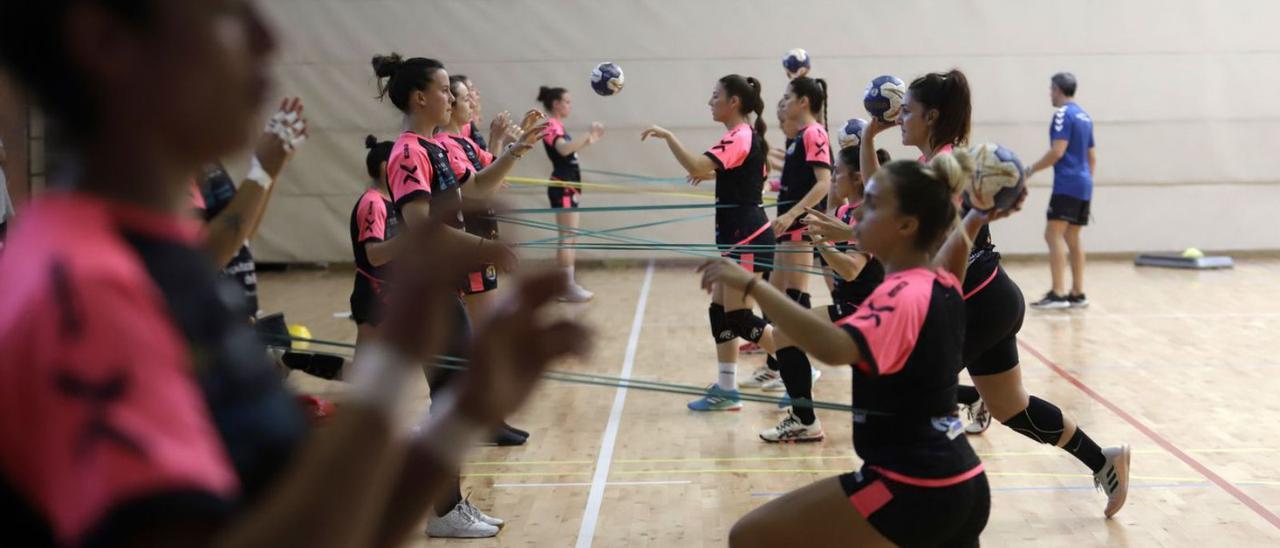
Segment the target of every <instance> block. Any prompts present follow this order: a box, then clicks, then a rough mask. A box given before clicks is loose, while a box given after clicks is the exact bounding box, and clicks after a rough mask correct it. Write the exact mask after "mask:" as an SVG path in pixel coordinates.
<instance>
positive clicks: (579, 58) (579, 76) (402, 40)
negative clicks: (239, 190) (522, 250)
mask: <svg viewBox="0 0 1280 548" xmlns="http://www.w3.org/2000/svg"><path fill="white" fill-rule="evenodd" d="M260 5H261V6H262V7H263V9H264V10H265V11H266V12H267V14H268V15H269V17H270V18H271V19H272V20H273V21H274V22H275V23H276V26H277V29H278V31H279V34H280V37H281V44H282V51H281V55H280V56H279V59H278V64H277V66H276V69H275V75H276V76H277V78H278V88H277V90H278V92H279V93H280V94H296V95H301V96H302V97H303V98H304V99H305V101H306V111H307V114H308V115H309V116H310V118H311V124H312V125H311V140H310V142H308V143H307V145H306V147H305V149H304V150H303V151H302V152H301V153H300V154H299V156H298V158H297V160H296V162H295V163H294V164H293V165H292V166H291V167H290V168H289V170H288V172H287V175H286V176H285V180H284V181H283V183H282V184H281V187H280V188H279V190H278V191H277V192H276V196H275V198H274V199H273V202H272V204H271V210H270V213H269V215H268V216H267V218H266V220H265V222H264V223H263V226H262V230H261V234H260V236H259V238H258V239H257V241H256V242H255V245H256V248H255V254H256V255H257V256H258V257H259V259H260V260H266V261H349V260H350V258H351V251H350V244H349V242H348V234H347V223H348V217H349V215H350V211H351V207H352V204H353V203H354V201H355V199H356V198H357V197H358V196H359V194H360V192H361V191H362V188H363V186H364V184H365V176H364V175H363V171H364V168H363V165H364V163H363V157H364V153H365V150H364V148H363V146H362V143H363V139H364V136H365V135H366V134H367V133H374V134H376V135H378V136H380V137H383V138H387V139H390V138H393V137H394V135H395V134H396V133H397V131H398V127H399V113H398V112H396V111H395V109H394V108H393V107H392V106H391V105H390V104H389V103H386V104H383V103H379V102H378V101H376V100H374V95H375V87H374V79H373V75H372V70H371V69H370V67H369V58H370V57H371V56H372V55H373V54H374V53H383V52H388V51H392V50H394V51H399V52H402V53H404V54H407V55H422V56H430V57H436V58H438V59H440V60H442V61H443V62H444V63H445V64H446V66H447V67H448V68H449V69H450V71H451V72H461V73H465V74H467V75H469V76H470V77H471V78H472V80H473V81H475V82H476V84H477V85H478V86H479V87H480V90H481V94H482V97H483V103H484V111H485V114H486V116H488V115H493V114H496V113H497V112H499V111H501V110H510V111H512V112H513V113H517V114H518V113H519V112H523V111H524V110H525V109H528V108H531V107H533V106H534V101H533V99H534V96H535V95H536V93H537V89H538V86H539V85H540V84H552V85H561V86H564V87H567V88H569V90H570V91H571V92H572V93H573V98H574V104H575V113H574V116H573V117H572V118H571V119H570V120H569V121H568V122H567V124H566V125H567V126H568V128H569V131H570V132H571V133H574V134H583V133H584V128H585V127H586V126H587V125H588V124H589V123H590V122H591V121H592V120H599V121H601V122H604V123H605V125H606V126H607V132H606V134H605V138H604V140H603V141H602V142H601V143H599V144H597V145H596V146H595V147H593V148H591V149H588V150H587V151H585V152H584V153H583V154H582V155H581V156H582V165H583V167H584V168H586V169H589V170H603V171H611V172H622V173H630V174H640V175H645V176H649V177H656V178H667V177H675V176H679V175H680V170H679V169H678V167H677V165H676V163H675V162H674V160H672V158H671V156H670V154H669V153H668V152H667V150H666V147H665V146H664V145H663V144H661V143H653V142H648V143H640V142H639V138H638V135H639V133H640V131H641V129H643V128H644V127H647V126H648V125H650V124H660V125H663V126H665V127H667V128H668V129H672V130H673V131H674V132H675V133H676V134H677V135H678V136H679V138H680V139H681V140H682V141H683V142H684V143H685V144H686V145H687V146H689V147H690V148H696V149H699V150H702V149H705V148H706V147H707V146H709V145H710V144H713V142H714V141H715V139H716V138H717V137H718V136H719V135H720V133H721V132H722V131H723V129H722V128H720V127H717V126H715V125H714V123H713V122H712V121H711V120H710V117H709V111H708V109H707V107H706V101H707V98H708V95H709V93H710V91H711V89H712V86H713V84H714V82H715V80H716V79H717V78H719V77H720V76H722V75H724V74H727V73H731V72H737V73H742V74H748V75H754V76H757V77H759V78H761V79H762V80H763V82H764V85H765V99H766V103H767V104H768V105H769V107H770V108H769V110H768V111H767V113H766V115H767V119H768V121H769V123H770V134H769V139H770V140H771V142H773V143H780V142H781V140H782V135H781V133H780V132H779V131H778V130H777V129H776V127H775V126H776V124H775V123H774V120H775V114H774V112H773V110H772V107H773V105H774V104H775V103H776V101H777V99H778V98H779V97H781V94H782V93H783V91H784V90H783V87H784V85H785V77H784V75H783V71H782V68H781V63H780V58H781V56H782V55H783V53H785V52H786V51H787V50H788V49H790V48H796V47H802V48H806V49H807V50H808V51H809V53H810V55H811V56H812V58H813V63H814V71H813V75H815V76H821V77H825V78H826V79H828V81H829V82H830V87H831V90H832V97H833V98H832V106H831V109H830V112H831V116H830V120H831V124H832V128H833V129H834V128H835V127H837V123H838V121H841V120H844V119H846V118H849V117H853V116H857V117H865V116H866V114H865V112H864V111H863V109H862V107H861V96H862V92H863V89H864V87H865V85H866V83H867V82H868V81H869V80H870V79H871V78H873V77H875V76H877V75H880V74H885V73H890V74H894V75H897V76H899V77H901V78H903V79H905V80H908V81H909V80H910V79H911V78H913V77H915V76H918V75H920V74H922V73H924V72H926V71H931V70H945V69H949V68H951V67H959V68H961V69H962V70H964V71H965V72H966V73H967V74H968V75H969V78H970V80H971V85H972V86H973V92H974V128H973V137H972V139H973V141H975V142H984V141H996V142H1000V143H1002V144H1005V145H1007V146H1010V147H1011V148H1013V149H1014V150H1015V151H1017V152H1018V154H1019V155H1020V156H1021V157H1022V159H1023V161H1024V162H1028V163H1029V162H1032V161H1034V160H1035V159H1036V158H1038V157H1039V156H1040V155H1041V154H1043V152H1044V151H1045V150H1046V148H1047V147H1048V141H1047V138H1048V137H1047V128H1048V124H1049V120H1050V118H1051V116H1052V113H1053V108H1052V107H1051V105H1050V104H1049V98H1048V88H1049V76H1050V75H1052V74H1053V73H1054V72H1056V71H1060V70H1070V71H1073V72H1075V74H1076V75H1077V76H1078V77H1079V80H1080V91H1079V93H1078V94H1077V99H1078V102H1079V103H1080V104H1081V105H1082V106H1083V107H1084V108H1085V109H1086V110H1088V111H1089V112H1090V113H1091V114H1092V115H1093V118H1094V120H1095V124H1096V130H1095V131H1096V138H1097V143H1098V158H1099V160H1098V161H1099V166H1098V174H1097V186H1098V188H1097V191H1096V192H1095V195H1094V206H1093V212H1094V213H1093V214H1094V219H1093V223H1094V224H1093V225H1092V226H1091V227H1090V229H1089V230H1087V231H1086V233H1085V237H1086V245H1087V247H1088V248H1089V249H1090V250H1091V251H1110V252H1129V251H1142V250H1173V249H1182V248H1184V247H1188V246H1196V247H1201V248H1205V249H1230V250H1244V249H1277V248H1280V221H1278V220H1277V219H1280V215H1278V214H1277V213H1276V206H1277V205H1280V184H1278V183H1280V153H1278V152H1277V150H1278V146H1277V145H1280V101H1277V100H1276V90H1277V89H1280V32H1276V31H1275V29H1274V21H1276V20H1277V18H1280V3H1276V2H1274V1H1269V0H1251V1H1237V2H1230V3H1223V2H1212V1H1208V0H1182V1H1177V2H1168V1H1157V0H1127V1H1124V2H1116V1H1114V0H1078V1H1073V2H1067V3H1046V2H1025V1H1020V0H984V1H976V0H974V1H962V2H955V1H953V2H935V1H930V0H899V1H896V2H852V1H848V0H810V1H807V2H786V1H778V0H773V1H764V0H698V1H686V2H676V1H656V0H650V1H636V0H540V1H499V0H265V1H263V2H261V3H260ZM604 60H612V61H615V62H618V63H619V64H620V65H621V66H622V67H623V69H624V70H625V71H626V89H625V91H624V92H623V93H622V94H621V95H619V96H615V97H609V98H602V97H598V96H596V95H594V94H592V93H591V91H590V89H589V87H588V74H589V72H590V70H591V68H592V67H593V66H594V65H595V64H596V63H597V62H600V61H604ZM486 131H487V130H486ZM897 140H898V133H897V131H890V132H888V133H885V134H883V136H882V137H881V141H882V142H881V143H880V144H881V145H885V144H893V145H894V146H888V147H886V148H888V149H889V150H890V152H891V153H893V154H894V156H895V157H899V158H903V157H913V156H915V154H914V153H911V152H908V151H907V150H905V149H904V148H902V147H901V146H897ZM549 170H550V168H549V164H548V163H547V161H546V158H545V154H543V152H542V150H541V147H539V148H536V149H535V150H533V151H532V152H531V154H530V155H529V156H528V157H527V158H526V159H525V160H524V161H523V163H522V165H521V166H519V168H517V174H519V175H523V176H529V177H545V176H546V175H547V174H548V173H549ZM584 180H587V181H602V182H607V183H619V182H620V181H621V179H620V178H619V177H617V176H611V175H601V174H596V173H591V172H588V173H586V174H585V175H584ZM1051 181H1052V176H1051V175H1050V174H1049V173H1041V174H1040V175H1037V177H1036V178H1035V179H1034V180H1033V188H1032V194H1031V198H1030V199H1029V201H1028V204H1027V210H1026V211H1025V212H1024V213H1023V214H1021V215H1019V216H1016V217H1015V218H1013V219H1011V220H1007V221H1002V222H1001V223H1000V224H999V225H998V226H997V227H996V228H995V235H996V238H997V240H996V241H997V243H998V244H999V246H1000V248H1001V249H1002V250H1004V251H1006V252H1012V253H1043V252H1044V248H1045V246H1044V243H1043V241H1042V237H1041V233H1042V231H1043V228H1044V214H1043V211H1044V207H1045V205H1046V204H1047V202H1048V193H1049V191H1048V185H1049V184H1050V182H1051ZM632 185H633V186H634V187H635V188H636V189H641V190H660V189H664V190H667V191H674V192H689V191H694V192H709V191H710V190H711V189H710V188H709V186H704V187H701V188H698V189H689V188H688V187H687V186H683V185H675V184H660V183H655V182H652V181H640V182H633V183H632ZM507 195H508V196H509V198H510V200H509V201H510V202H511V203H512V204H513V205H515V206H517V207H546V198H545V192H544V189H543V188H541V187H533V188H529V187H516V188H513V189H512V191H511V192H509V193H508V194H507ZM694 201H697V199H696V198H693V197H659V196H651V195H629V194H620V193H612V192H610V193H606V192H603V191H600V190H596V189H591V188H588V189H587V191H586V194H585V198H584V205H587V206H598V205H613V204H648V203H690V202H694ZM703 211H704V212H709V211H710V210H703ZM696 213H699V211H687V210H685V211H643V212H635V213H609V214H598V213H596V214H592V213H587V214H584V216H583V224H584V227H586V228H595V229H603V228H608V227H612V226H618V225H622V224H633V223H642V222H646V221H653V220H658V219H665V218H675V217H689V216H691V215H693V214H696ZM539 219H540V220H544V221H551V217H550V216H549V215H548V216H540V217H539ZM504 230H506V234H507V235H509V236H512V237H513V238H515V239H520V240H527V239H532V238H537V237H545V236H548V235H549V234H547V233H539V232H534V231H518V230H515V229H513V228H510V227H507V228H504ZM711 230H712V228H711V222H710V221H709V220H707V219H705V218H703V219H697V220H693V221H688V222H684V223H678V224H670V225H663V226H660V227H656V228H653V229H646V230H645V231H643V232H637V233H635V235H637V236H640V237H645V238H651V239H655V240H661V241H665V242H700V243H705V242H709V241H711ZM591 253H597V254H598V253H601V252H586V254H587V255H588V256H592V255H591ZM646 255H652V253H648V252H646ZM595 256H597V257H598V256H600V255H595ZM610 256H615V255H610Z"/></svg>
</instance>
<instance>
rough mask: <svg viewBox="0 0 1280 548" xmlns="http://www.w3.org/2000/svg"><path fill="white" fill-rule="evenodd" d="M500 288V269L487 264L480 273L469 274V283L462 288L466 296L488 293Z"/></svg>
mask: <svg viewBox="0 0 1280 548" xmlns="http://www.w3.org/2000/svg"><path fill="white" fill-rule="evenodd" d="M497 288H498V269H497V267H495V266H493V265H491V264H487V265H484V268H482V269H480V270H479V271H476V272H472V273H470V274H467V281H466V283H464V284H463V286H462V293H463V294H464V295H476V294H479V293H487V292H490V291H493V290H495V289H497Z"/></svg>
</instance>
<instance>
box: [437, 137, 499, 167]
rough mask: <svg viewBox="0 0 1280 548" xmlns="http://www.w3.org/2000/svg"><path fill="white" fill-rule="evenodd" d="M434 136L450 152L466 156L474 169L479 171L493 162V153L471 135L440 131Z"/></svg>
mask: <svg viewBox="0 0 1280 548" xmlns="http://www.w3.org/2000/svg"><path fill="white" fill-rule="evenodd" d="M464 127H465V126H464ZM436 137H437V140H438V141H440V142H443V143H444V144H445V146H447V147H448V148H449V151H450V152H451V153H454V154H460V155H462V157H464V158H466V159H467V162H469V163H470V164H471V167H472V169H473V170H474V171H480V170H482V169H484V168H486V167H489V164H492V163H493V160H494V157H493V154H490V153H489V151H487V150H485V149H484V147H482V146H480V144H479V143H477V142H476V141H475V139H472V138H471V137H467V136H465V135H454V134H452V133H441V134H439V135H437V136H436Z"/></svg>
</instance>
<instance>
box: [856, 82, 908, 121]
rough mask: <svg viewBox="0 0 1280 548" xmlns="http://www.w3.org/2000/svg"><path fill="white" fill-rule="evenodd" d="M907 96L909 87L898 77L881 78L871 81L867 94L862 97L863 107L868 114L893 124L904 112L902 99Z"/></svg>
mask: <svg viewBox="0 0 1280 548" xmlns="http://www.w3.org/2000/svg"><path fill="white" fill-rule="evenodd" d="M906 94H907V85H906V84H904V83H903V82H902V80H900V79H899V78H897V77H896V76H880V77H878V78H876V79H875V80H872V81H871V84H870V85H868V86H867V92H866V93H864V94H863V95H862V105H863V106H865V107H867V113H869V114H871V115H872V116H875V117H876V119H878V120H880V121H881V122H885V123H892V122H893V121H895V120H897V119H898V114H900V113H901V112H902V98H903V97H904V96H905V95H906Z"/></svg>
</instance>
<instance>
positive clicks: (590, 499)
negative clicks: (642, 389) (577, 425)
mask: <svg viewBox="0 0 1280 548" xmlns="http://www.w3.org/2000/svg"><path fill="white" fill-rule="evenodd" d="M651 285H653V259H649V266H647V267H645V269H644V283H643V284H641V285H640V300H639V302H637V303H636V315H635V317H634V318H632V319H631V337H630V338H629V339H627V352H626V355H625V357H624V358H623V359H622V373H621V374H620V375H619V377H621V378H622V379H624V380H631V369H632V367H633V366H634V365H635V361H636V348H637V347H639V346H640V328H641V327H643V326H644V309H645V306H646V305H648V304H649V287H650V286H651ZM626 402H627V389H626V387H624V386H619V387H618V391H617V392H616V393H614V395H613V409H612V410H611V411H609V424H608V425H606V426H605V427H604V437H603V438H602V439H601V440H600V453H599V456H598V457H596V471H595V474H594V475H593V476H592V477H591V491H590V493H588V494H587V507H586V509H584V510H583V511H582V527H580V528H579V529H578V543H577V548H591V540H592V538H594V537H595V536H596V518H598V517H600V504H601V503H602V502H604V487H605V483H606V480H608V479H609V464H610V463H612V462H613V446H614V444H615V443H616V442H617V441H618V423H620V422H622V406H623V405H625V404H626Z"/></svg>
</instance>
